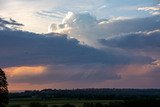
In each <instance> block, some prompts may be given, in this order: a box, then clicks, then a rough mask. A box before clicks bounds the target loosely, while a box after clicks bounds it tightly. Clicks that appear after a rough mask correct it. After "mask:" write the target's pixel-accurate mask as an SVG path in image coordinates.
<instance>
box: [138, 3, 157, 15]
mask: <svg viewBox="0 0 160 107" xmlns="http://www.w3.org/2000/svg"><path fill="white" fill-rule="evenodd" d="M138 10H141V11H149V13H150V14H152V15H160V4H157V5H156V6H150V7H140V8H138Z"/></svg>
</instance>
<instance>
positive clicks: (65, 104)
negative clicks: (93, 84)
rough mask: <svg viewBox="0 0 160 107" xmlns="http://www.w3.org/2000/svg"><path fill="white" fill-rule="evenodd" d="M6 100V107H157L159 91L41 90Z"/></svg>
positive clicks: (14, 94) (159, 102)
mask: <svg viewBox="0 0 160 107" xmlns="http://www.w3.org/2000/svg"><path fill="white" fill-rule="evenodd" d="M9 97H10V104H9V106H10V107H160V90H159V89H73V90H52V89H45V90H41V91H37V90H34V91H25V92H20V93H18V92H17V93H10V94H9Z"/></svg>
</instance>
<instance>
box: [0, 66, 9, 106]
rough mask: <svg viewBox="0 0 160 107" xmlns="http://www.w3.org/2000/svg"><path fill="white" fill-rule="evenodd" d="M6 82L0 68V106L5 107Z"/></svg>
mask: <svg viewBox="0 0 160 107" xmlns="http://www.w3.org/2000/svg"><path fill="white" fill-rule="evenodd" d="M7 86H8V83H7V78H6V75H5V73H4V71H3V70H2V69H1V68H0V107H6V106H7V104H8V102H9V99H8V87H7Z"/></svg>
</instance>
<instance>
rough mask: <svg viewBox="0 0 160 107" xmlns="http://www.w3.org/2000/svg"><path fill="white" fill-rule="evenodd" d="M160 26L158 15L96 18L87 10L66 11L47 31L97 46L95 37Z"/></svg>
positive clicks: (153, 28) (152, 28)
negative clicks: (61, 18)
mask: <svg viewBox="0 0 160 107" xmlns="http://www.w3.org/2000/svg"><path fill="white" fill-rule="evenodd" d="M159 27H160V20H159V16H158V15H155V16H152V17H147V18H134V19H131V18H128V17H113V18H111V19H101V20H98V19H97V18H96V17H95V16H94V15H92V14H90V13H88V12H81V13H74V12H68V14H67V15H66V16H65V17H64V18H63V21H62V23H61V24H55V23H53V24H51V26H50V27H49V31H51V32H56V33H64V34H67V35H69V36H70V37H73V38H76V39H78V40H79V41H81V43H85V44H88V45H91V46H98V43H97V39H102V38H106V37H111V36H115V35H120V34H123V33H131V32H139V31H150V30H155V29H158V28H159Z"/></svg>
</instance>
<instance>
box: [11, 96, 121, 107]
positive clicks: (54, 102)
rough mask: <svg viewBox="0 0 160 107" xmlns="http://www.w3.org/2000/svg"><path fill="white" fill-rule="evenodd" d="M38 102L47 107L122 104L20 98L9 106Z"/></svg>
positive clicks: (106, 101) (12, 100)
mask: <svg viewBox="0 0 160 107" xmlns="http://www.w3.org/2000/svg"><path fill="white" fill-rule="evenodd" d="M33 102H38V103H41V104H47V105H48V106H49V107H51V106H52V105H59V106H61V105H64V104H71V105H75V106H76V107H83V104H84V103H102V104H108V103H110V102H123V101H122V100H78V99H53V100H40V99H34V98H24V99H23V98H21V99H11V100H10V103H9V106H11V105H21V106H22V107H27V105H29V104H30V103H33Z"/></svg>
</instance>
